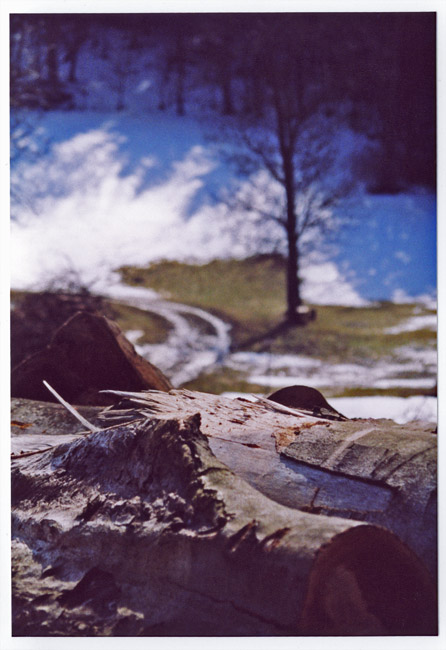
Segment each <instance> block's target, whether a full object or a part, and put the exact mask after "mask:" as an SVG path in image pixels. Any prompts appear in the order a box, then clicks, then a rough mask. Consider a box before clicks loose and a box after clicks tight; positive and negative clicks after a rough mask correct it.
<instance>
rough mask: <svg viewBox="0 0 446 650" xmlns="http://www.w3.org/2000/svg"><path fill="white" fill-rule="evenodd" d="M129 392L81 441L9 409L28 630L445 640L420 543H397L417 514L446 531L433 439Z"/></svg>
mask: <svg viewBox="0 0 446 650" xmlns="http://www.w3.org/2000/svg"><path fill="white" fill-rule="evenodd" d="M124 399H125V400H126V401H124V402H123V403H121V404H120V405H119V407H118V409H112V410H107V411H105V412H104V413H103V415H102V421H105V423H112V424H113V423H116V422H119V421H120V420H121V422H120V423H118V424H115V426H112V427H109V428H104V429H103V430H100V431H98V432H95V433H91V434H88V435H82V432H80V431H79V427H78V425H77V424H74V425H73V433H72V440H71V441H67V440H68V439H67V437H66V436H67V435H68V434H67V429H66V427H65V426H64V425H62V421H63V419H64V415H63V411H61V408H60V409H59V407H57V406H55V405H46V406H45V405H43V406H41V405H37V406H36V403H30V402H28V401H26V400H15V401H14V402H13V421H14V425H13V429H14V431H15V435H14V439H13V442H14V446H13V449H14V450H15V451H16V452H19V453H18V455H17V454H16V455H15V456H14V458H13V469H12V497H13V524H12V531H13V537H14V541H13V629H14V634H15V635H23V636H29V635H31V636H61V635H65V636H102V635H104V636H105V635H118V636H153V635H155V636H165V635H175V636H182V635H194V636H197V635H206V636H223V635H230V636H234V635H235V636H237V635H250V636H254V635H267V636H268V635H269V636H271V635H273V636H280V635H286V636H290V635H308V634H309V635H318V636H319V635H358V634H359V635H388V634H398V635H401V634H406V635H411V634H436V629H437V628H436V595H435V594H436V592H435V585H434V582H433V581H432V579H431V577H430V575H429V571H428V570H427V569H426V567H425V564H424V562H423V561H422V560H421V559H420V556H421V555H422V552H421V551H419V549H416V550H415V545H416V543H421V540H420V539H419V537H420V535H419V534H414V535H413V536H412V537H411V538H408V539H406V540H405V542H406V543H403V541H401V539H402V538H403V535H404V534H407V533H408V531H409V530H410V529H412V528H415V529H416V530H419V529H420V526H421V525H422V521H423V522H424V524H423V525H424V529H423V534H424V536H425V537H426V536H429V534H431V533H432V532H433V534H435V530H432V521H431V519H430V518H429V517H430V516H431V514H430V513H431V510H430V509H429V504H430V503H431V502H432V494H433V492H434V489H435V480H434V478H433V475H434V472H435V462H434V457H433V456H432V454H433V453H434V451H433V448H434V444H435V436H434V435H433V434H432V433H430V432H428V431H427V430H424V431H423V430H422V428H421V426H420V424H418V425H417V426H418V429H416V430H413V431H412V432H409V431H405V430H404V428H403V427H398V426H397V425H395V424H394V423H391V422H389V421H383V420H378V421H373V420H372V421H356V420H355V421H350V422H335V423H334V422H333V421H330V422H329V421H327V420H324V419H317V418H312V417H310V416H307V415H304V414H303V413H299V412H297V411H292V410H291V411H290V410H288V411H287V410H286V407H283V406H282V405H280V404H275V403H273V402H269V401H261V402H260V403H252V402H249V401H246V400H229V399H224V398H221V397H217V396H214V395H206V394H203V393H195V392H190V391H171V393H168V394H167V393H160V392H156V391H149V392H147V393H135V394H133V395H132V394H131V393H129V394H125V397H124ZM30 404H31V406H30ZM132 405H133V409H132V410H130V411H129V410H124V411H123V410H122V409H123V408H124V407H125V406H126V407H127V409H128V407H129V406H132ZM46 409H49V413H48V415H45V413H46ZM57 409H59V417H58V418H57V419H56V421H55V420H54V414H55V410H57ZM98 411H99V409H98V410H97V411H96V416H95V422H96V423H99V422H100V421H101V417H99V416H98V414H97V412H98ZM83 413H84V414H85V415H87V417H92V416H94V414H95V411H94V409H92V407H90V410H89V412H88V414H87V412H86V411H85V410H84V411H83ZM33 414H34V415H33ZM70 417H71V415H69V414H66V415H65V418H66V419H68V418H70ZM132 418H133V421H130V420H132ZM31 420H32V421H31ZM51 423H52V424H51ZM39 428H40V432H41V433H40V443H39V441H38V438H39V433H38V432H39ZM28 432H31V433H28ZM60 435H64V436H65V437H64V439H63V440H60V439H59V438H58V436H60ZM28 436H29V437H31V442H30V443H28V442H27V438H28ZM359 440H360V442H359ZM51 441H53V442H54V444H55V445H57V446H55V447H54V448H52V449H48V450H46V451H44V452H43V453H39V451H37V453H36V449H35V447H36V444H40V447H41V448H42V447H43V444H51ZM60 443H62V444H60ZM27 445H28V446H29V445H30V446H32V449H28V450H27ZM20 451H23V452H24V453H22V454H20ZM317 468H318V471H319V473H318V472H317V471H316V469H317ZM311 471H313V472H314V476H312V475H311ZM341 479H342V480H344V481H345V482H346V485H345V486H344V485H343V484H341V483H342V481H341ZM388 491H389V495H388V494H387V492H388ZM355 499H357V501H358V504H360V506H361V507H357V506H355V505H354V503H353V501H354V500H355ZM336 500H337V501H336ZM426 501H427V502H426ZM380 516H382V517H384V518H385V517H387V519H386V520H385V521H384V519H381V520H380V519H379V517H380ZM361 517H362V519H361ZM423 518H424V519H423ZM396 520H398V521H399V523H398V525H399V526H400V530H401V531H402V532H401V535H400V536H399V537H400V538H398V537H397V536H396V535H395V534H394V533H393V532H391V531H390V530H386V528H385V527H384V526H385V525H386V523H388V525H389V527H390V525H391V524H393V523H394V522H395V521H396ZM376 521H378V522H379V525H377V524H376V523H375V522H376ZM395 525H397V524H395ZM409 537H410V536H409ZM431 552H432V549H430V550H429V551H426V549H425V551H424V553H425V556H424V560H425V561H426V562H427V561H428V557H429V553H431Z"/></svg>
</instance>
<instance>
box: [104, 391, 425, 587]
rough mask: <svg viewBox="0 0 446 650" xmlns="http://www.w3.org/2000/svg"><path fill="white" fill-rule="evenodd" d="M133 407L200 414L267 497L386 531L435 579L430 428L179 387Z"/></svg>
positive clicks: (216, 448)
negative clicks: (312, 412) (316, 413)
mask: <svg viewBox="0 0 446 650" xmlns="http://www.w3.org/2000/svg"><path fill="white" fill-rule="evenodd" d="M124 405H126V404H125V402H124ZM127 405H128V406H130V405H131V402H128V403H127ZM134 406H139V407H140V409H141V411H142V412H144V413H145V414H146V415H145V417H154V416H156V417H161V418H162V417H169V418H172V417H173V418H176V417H184V416H186V415H192V414H194V413H196V412H197V411H199V412H200V414H201V418H202V431H203V433H204V434H205V435H207V436H208V437H209V444H210V447H211V449H212V451H213V452H214V453H215V455H216V456H217V457H218V458H219V459H220V460H222V461H223V462H224V463H226V464H227V465H228V467H230V468H231V469H232V470H233V471H235V472H236V474H238V475H239V476H241V477H242V478H244V479H245V480H247V481H248V482H249V483H250V484H251V485H252V486H253V487H255V488H256V489H258V490H260V491H261V492H263V493H264V494H265V495H266V496H268V497H269V498H271V499H273V500H275V501H277V502H278V503H281V504H282V505H285V506H288V507H292V508H298V509H300V510H304V511H306V512H313V513H317V514H327V515H336V516H341V517H346V518H348V519H358V520H360V521H367V522H370V523H376V524H379V525H381V526H385V527H386V528H389V530H392V531H393V532H395V533H396V534H397V535H398V536H399V537H400V538H401V539H402V540H403V541H404V542H406V543H407V544H408V545H409V546H410V547H411V548H413V550H414V551H415V552H416V553H417V554H418V555H419V556H420V557H421V558H422V559H423V561H424V562H425V563H426V565H427V566H428V567H429V570H430V571H431V573H432V575H436V567H437V529H436V519H437V436H436V435H435V434H434V431H435V425H432V424H430V423H423V422H412V423H410V424H406V425H398V424H396V423H395V422H393V421H391V420H378V419H368V420H363V419H356V420H348V421H329V420H325V419H322V418H315V417H309V416H306V415H302V414H299V413H298V412H296V413H295V414H294V415H293V414H292V411H293V409H291V410H289V411H287V410H286V409H283V412H281V411H280V410H276V409H281V406H280V405H279V404H277V405H274V404H273V403H269V401H268V400H262V401H261V402H258V403H255V404H254V403H252V402H248V401H246V400H240V399H237V400H233V399H228V398H224V397H216V396H215V395H209V394H205V393H196V392H191V391H185V390H179V391H171V392H170V393H161V392H155V391H150V392H148V393H146V395H145V396H143V395H141V394H139V396H138V397H135V402H134ZM113 413H114V411H109V413H108V415H109V418H110V420H109V421H112V420H111V417H112V416H113ZM105 416H107V412H106V413H105Z"/></svg>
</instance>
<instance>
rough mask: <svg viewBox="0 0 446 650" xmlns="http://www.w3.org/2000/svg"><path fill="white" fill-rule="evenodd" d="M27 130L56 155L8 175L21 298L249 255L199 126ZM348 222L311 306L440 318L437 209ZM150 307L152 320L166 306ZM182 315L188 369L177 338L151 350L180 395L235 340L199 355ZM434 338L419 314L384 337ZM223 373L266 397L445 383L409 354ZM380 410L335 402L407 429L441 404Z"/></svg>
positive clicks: (269, 361) (59, 121)
mask: <svg viewBox="0 0 446 650" xmlns="http://www.w3.org/2000/svg"><path fill="white" fill-rule="evenodd" d="M27 119H28V120H31V122H34V124H35V131H34V136H36V134H37V135H38V136H39V137H43V138H45V139H47V141H48V142H49V147H48V151H47V152H46V153H45V154H44V155H42V156H39V157H37V158H35V159H33V160H26V159H22V160H21V161H18V162H17V163H16V164H14V165H13V166H12V170H11V188H12V201H11V208H12V217H13V220H12V224H11V255H10V259H11V286H12V288H14V289H22V288H23V289H32V288H40V287H46V286H53V287H54V286H58V285H59V286H60V285H63V284H64V283H65V282H67V281H73V280H74V281H75V282H78V283H81V284H84V285H87V286H89V287H90V288H92V289H93V290H96V291H101V292H104V293H109V292H111V291H115V292H116V291H119V290H118V289H116V282H117V275H116V273H115V269H117V268H118V267H119V266H121V265H124V264H134V265H146V264H148V263H150V262H151V261H155V260H159V259H179V260H194V261H198V262H206V261H208V260H210V259H212V258H215V257H244V256H245V255H246V254H247V253H248V252H250V250H249V246H248V245H247V242H249V222H246V224H245V225H246V228H245V232H244V237H243V238H240V237H239V235H238V233H237V232H235V231H231V230H230V229H228V228H227V225H226V222H227V219H228V218H229V216H230V214H229V208H228V207H227V205H225V204H224V203H222V202H219V201H218V200H216V199H215V189H216V188H218V186H219V183H224V182H226V180H227V178H228V170H227V169H224V168H223V167H222V164H221V163H220V162H219V160H218V159H217V157H216V156H215V151H214V149H213V146H212V145H211V144H210V143H209V140H207V138H206V132H205V131H206V129H205V128H202V127H201V125H200V124H199V123H198V122H197V121H194V120H193V119H192V118H190V117H185V118H181V119H178V118H176V117H174V116H169V115H168V114H164V113H163V114H161V113H152V114H151V115H149V116H146V117H145V118H144V119H143V118H142V117H141V116H140V115H138V114H133V115H132V114H129V113H128V114H125V113H124V114H119V116H118V115H117V114H116V113H110V114H108V113H99V112H93V111H91V112H88V111H86V112H48V113H45V114H44V115H42V116H38V115H37V114H33V113H31V114H29V116H28V118H27ZM355 201H356V203H355ZM348 210H349V213H352V212H353V213H355V212H356V215H357V217H358V219H357V220H356V221H355V222H354V223H353V224H352V225H351V226H350V228H347V229H345V230H343V231H342V233H341V234H340V236H339V237H338V239H337V240H335V241H334V242H333V245H332V247H331V249H330V251H331V254H330V255H325V256H321V255H318V256H317V257H314V256H313V258H311V259H309V260H308V263H307V265H306V266H305V267H304V269H303V271H302V276H303V280H304V285H303V295H304V298H305V299H307V300H309V301H311V302H313V303H319V304H343V305H349V306H354V307H355V306H356V307H359V306H362V305H365V304H368V303H369V302H370V301H373V300H376V299H378V298H382V299H389V300H390V299H394V300H395V301H396V302H405V301H407V302H413V301H416V300H417V299H419V302H420V304H423V305H424V306H426V305H428V306H430V307H434V306H435V292H434V288H435V271H436V262H435V240H436V237H435V212H436V206H435V197H434V196H432V195H429V194H426V193H424V192H423V191H414V192H412V193H411V194H405V195H393V196H387V197H383V196H368V195H358V196H357V197H356V198H355V199H354V200H353V202H352V200H350V202H349V207H348ZM122 291H124V290H122ZM125 291H127V289H126V290H125ZM127 295H128V293H127ZM145 295H146V296H147V295H148V294H145ZM152 299H153V302H152V308H154V307H155V303H156V297H154V296H153V295H152ZM157 309H158V312H159V313H160V310H161V311H163V309H165V308H164V307H163V306H162V304H161V303H160V302H158V306H157ZM174 311H175V310H174V308H173V307H171V308H170V311H169V314H168V317H169V319H170V320H171V322H173V323H174V324H175V331H174V334H173V335H172V336H176V337H177V339H176V343H178V342H180V343H181V345H182V346H183V353H182V359H180V358H176V357H175V354H176V352H175V353H174V352H173V350H174V348H175V350H176V351H177V352H178V350H180V348H181V345H176V343H175V341H174V340H173V338H172V340H169V344H170V346H171V354H170V356H168V355H167V351H166V348H165V347H159V348H155V347H153V346H152V349H151V350H148V349H147V350H145V353H146V354H148V355H149V357H150V358H151V359H152V361H153V362H154V363H157V362H158V363H159V365H160V367H161V368H162V369H166V368H163V364H164V365H166V364H167V365H168V366H169V368H167V370H169V369H170V371H171V375H172V376H173V377H175V383H181V382H182V381H186V380H188V379H190V378H192V377H193V376H194V374H195V375H196V374H197V372H199V371H200V370H203V369H205V368H208V367H209V366H211V365H212V363H215V361H216V360H219V361H221V357H222V356H224V354H225V352H226V350H227V348H228V333H227V330H225V331H224V328H223V326H222V325H221V324H220V323H221V322H220V323H216V322H213V323H212V325H213V327H214V329H215V331H216V333H217V334H216V336H215V337H213V339H212V341H208V343H209V345H208V346H207V347H206V346H204V348H203V347H201V348H200V344H198V338H197V337H195V338H194V336H195V335H194V334H193V333H192V332H191V329H190V327H189V325H188V324H187V322H186V321H185V320H184V318H183V316H184V313H185V308H181V307H179V306H177V308H176V311H175V313H174ZM164 315H165V316H166V314H164ZM208 316H209V317H210V315H208ZM208 316H206V315H205V316H204V319H206V318H207V319H208ZM201 317H203V314H201ZM208 320H209V319H208ZM426 327H427V328H431V329H435V327H436V319H435V316H434V315H417V314H416V313H415V314H414V316H413V318H411V319H410V320H409V321H407V322H406V323H403V324H401V325H399V326H397V327H395V328H392V329H391V330H388V332H387V333H388V334H389V335H392V334H396V333H399V332H403V331H414V330H416V329H420V328H426ZM133 336H134V340H135V341H137V336H136V334H135V333H133ZM187 337H189V343H188V344H187V345H186V344H185V340H186V338H187ZM194 341H195V343H194ZM174 343H175V345H176V347H175V345H174ZM222 346H223V347H222ZM223 348H225V349H224V350H223ZM185 350H187V351H188V354H189V356H188V355H187V354H186V353H185ZM417 354H418V357H417ZM420 354H422V355H423V358H422V359H421V357H420ZM171 357H172V358H171ZM174 357H175V358H174ZM186 357H187V358H186ZM225 363H226V365H228V366H229V367H231V368H234V369H237V368H238V369H242V368H243V371H244V372H248V375H249V379H250V381H252V382H255V383H257V384H260V385H265V387H266V386H270V387H279V386H283V385H290V384H292V383H307V384H309V385H312V386H315V387H322V388H323V387H324V386H326V385H327V384H330V385H337V386H340V385H350V386H368V387H376V388H386V387H392V386H410V387H412V388H417V387H419V388H420V389H421V388H426V387H431V386H433V385H434V383H435V373H436V358H435V355H434V353H432V354H431V353H429V355H428V356H426V353H425V352H422V353H418V351H417V350H415V349H411V348H409V349H407V350H405V351H404V350H402V351H401V355H400V358H399V359H398V363H395V364H393V365H392V364H390V363H389V362H384V361H383V362H382V363H378V364H376V365H375V366H374V367H373V368H365V367H361V366H353V365H351V364H349V365H347V364H338V365H327V364H324V363H322V361H317V360H316V361H315V360H313V359H305V358H302V357H294V356H292V355H280V356H279V357H275V356H274V355H266V356H262V355H253V354H251V353H246V354H245V353H238V354H234V355H229V356H228V357H227V359H226V361H225ZM420 367H421V368H423V372H422V373H420ZM417 372H418V374H417ZM401 373H404V374H407V373H414V374H415V375H416V376H415V377H414V378H410V377H401V376H400V375H401ZM420 374H421V376H420ZM347 382H348V384H347ZM342 399H347V398H342ZM376 399H378V398H376ZM379 399H380V400H382V401H381V402H380V406H379V407H377V404H376V401H371V400H372V398H355V399H354V401H352V399H351V398H349V401H348V402H342V405H341V402H339V409H340V410H342V409H343V410H344V411H346V414H351V415H353V414H354V413H356V411H355V409H357V408H361V409H365V411H366V412H367V413H368V414H369V415H373V416H374V417H378V416H379V413H382V414H383V415H384V414H390V415H388V416H389V417H395V418H401V417H405V416H403V415H401V413H402V412H403V411H404V413H409V414H415V415H416V414H417V413H422V414H423V417H424V416H425V417H426V418H428V419H435V417H434V416H435V406H434V403H435V399H434V398H425V399H423V404H422V405H421V402H419V401H416V400H415V398H413V399H412V398H410V399H412V401H411V402H410V400H409V401H407V400H406V401H404V402H401V400H399V401H395V400H397V398H385V399H384V398H379ZM367 400H368V401H367ZM414 400H415V401H414ZM409 402H410V403H409ZM336 403H337V404H338V402H336ZM360 404H361V406H359V405H360ZM354 405H356V406H354ZM427 405H428V406H427ZM409 406H410V408H409ZM403 407H404V408H403ZM336 408H338V407H337V406H336ZM350 409H351V411H350ZM392 409H393V410H392ZM395 409H396V410H395ZM402 409H403V411H402ZM419 409H421V410H419ZM348 411H350V413H347V412H348ZM361 412H362V411H361ZM364 414H366V413H364Z"/></svg>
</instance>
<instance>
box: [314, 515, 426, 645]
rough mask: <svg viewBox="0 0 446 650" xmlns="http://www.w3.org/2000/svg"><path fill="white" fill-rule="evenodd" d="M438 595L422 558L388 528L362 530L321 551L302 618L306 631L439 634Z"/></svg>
mask: <svg viewBox="0 0 446 650" xmlns="http://www.w3.org/2000/svg"><path fill="white" fill-rule="evenodd" d="M436 601H437V592H436V587H435V585H434V584H433V581H432V579H431V577H430V575H429V573H428V572H427V570H426V569H425V567H424V565H423V564H422V563H421V562H420V561H419V559H418V558H417V556H416V555H415V554H414V553H413V552H412V551H411V550H410V549H409V548H408V547H406V546H405V545H404V544H403V543H402V542H400V540H399V539H398V538H397V537H396V536H394V535H393V534H391V533H389V532H388V531H386V530H385V529H380V528H377V527H375V526H373V527H372V526H360V527H357V528H353V529H350V530H347V531H345V532H343V533H341V534H340V535H337V536H336V537H335V538H333V539H332V541H331V542H330V543H329V544H327V545H326V546H324V547H322V548H321V550H320V551H319V553H318V556H317V558H316V561H315V563H314V565H313V568H312V571H311V574H310V577H309V582H308V592H307V597H306V602H305V606H304V609H303V614H302V629H303V631H304V633H307V634H314V633H316V632H317V633H318V634H321V635H330V636H335V635H339V636H342V635H346V634H348V635H361V636H365V635H386V636H388V635H436V634H437V633H438V632H437V604H436Z"/></svg>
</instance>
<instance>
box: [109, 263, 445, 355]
mask: <svg viewBox="0 0 446 650" xmlns="http://www.w3.org/2000/svg"><path fill="white" fill-rule="evenodd" d="M121 274H122V278H123V280H124V281H125V282H127V283H128V284H132V285H137V286H146V287H151V288H153V289H155V290H156V291H158V292H159V293H160V294H161V295H163V296H164V297H166V298H171V299H172V300H176V301H179V302H184V303H187V304H190V305H194V306H197V307H202V308H204V309H206V310H209V311H211V312H213V313H215V314H217V315H218V316H220V317H221V318H223V319H224V320H226V321H227V322H229V323H231V325H232V330H231V336H232V340H233V348H234V349H250V350H254V351H268V352H274V353H287V352H289V353H293V354H302V355H306V356H310V357H315V358H319V359H325V360H327V361H330V362H333V363H336V362H363V363H364V362H367V361H370V362H372V361H374V360H376V359H378V358H382V357H383V356H388V355H392V352H393V351H394V350H395V349H396V348H398V347H400V346H402V345H421V346H423V347H424V346H426V347H431V346H434V345H435V342H436V336H435V332H433V331H431V330H427V329H422V330H417V331H415V332H402V333H400V334H392V335H390V334H386V333H385V330H386V329H388V328H390V327H393V326H395V325H398V324H399V323H401V322H403V321H404V320H406V319H408V318H410V317H411V316H413V313H414V307H415V305H413V304H394V303H391V302H380V303H376V304H373V305H372V306H369V307H362V308H357V307H338V306H316V309H317V318H316V320H315V321H314V322H311V323H309V324H308V325H307V326H306V327H303V328H302V327H294V328H287V329H283V330H281V331H280V328H279V331H277V328H278V326H279V325H280V323H281V322H283V317H284V312H285V306H286V300H285V264H284V261H283V260H282V259H281V258H280V257H278V256H258V257H253V258H249V259H246V260H215V261H212V262H210V263H208V264H204V265H186V264H182V263H179V262H161V263H158V264H153V265H151V266H149V267H148V268H135V267H123V268H122V269H121ZM420 310H421V311H420V315H423V314H429V313H433V312H432V311H430V310H427V309H424V308H422V307H421V308H420Z"/></svg>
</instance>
